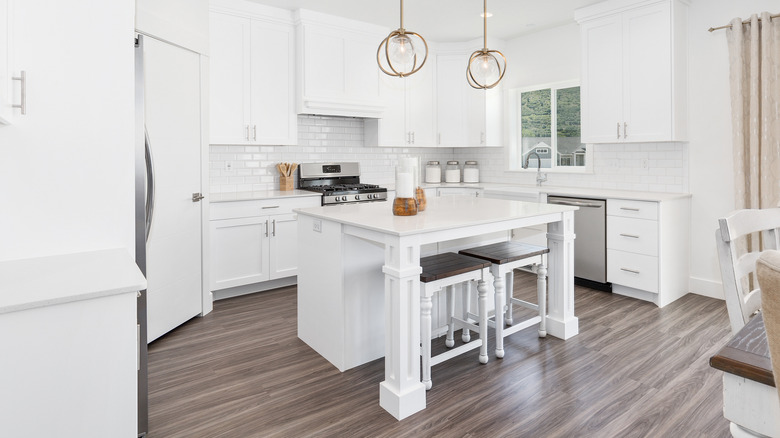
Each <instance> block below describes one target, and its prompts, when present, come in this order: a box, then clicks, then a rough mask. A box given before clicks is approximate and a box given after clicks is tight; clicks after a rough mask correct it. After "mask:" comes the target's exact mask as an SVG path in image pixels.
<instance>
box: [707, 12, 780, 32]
mask: <svg viewBox="0 0 780 438" xmlns="http://www.w3.org/2000/svg"><path fill="white" fill-rule="evenodd" d="M777 17H780V14H775V15H770V16H769V18H770V19H772V18H777ZM758 21H761V19H760V18H759V19H758ZM748 23H750V20H745V21H743V22H742V24H748ZM729 27H731V25H730V24H727V25H725V26H720V27H711V28H709V29H707V30H708V31H709V32H713V31H716V30H720V29H728V28H729Z"/></svg>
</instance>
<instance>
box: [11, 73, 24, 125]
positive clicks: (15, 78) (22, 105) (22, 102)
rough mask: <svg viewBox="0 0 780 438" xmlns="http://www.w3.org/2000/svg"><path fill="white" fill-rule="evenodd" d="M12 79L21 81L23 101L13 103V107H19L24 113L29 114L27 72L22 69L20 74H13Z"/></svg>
mask: <svg viewBox="0 0 780 438" xmlns="http://www.w3.org/2000/svg"><path fill="white" fill-rule="evenodd" d="M11 80H14V81H19V84H20V85H21V93H22V101H21V102H20V103H19V104H14V105H11V107H13V108H19V109H20V110H21V113H22V115H25V114H27V72H26V71H24V70H22V71H21V72H19V76H13V77H11Z"/></svg>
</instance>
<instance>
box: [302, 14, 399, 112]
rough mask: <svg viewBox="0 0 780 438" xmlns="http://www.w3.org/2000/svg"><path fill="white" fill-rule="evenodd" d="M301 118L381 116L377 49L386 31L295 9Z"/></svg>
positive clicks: (368, 25) (356, 22)
mask: <svg viewBox="0 0 780 438" xmlns="http://www.w3.org/2000/svg"><path fill="white" fill-rule="evenodd" d="M295 24H296V40H297V50H296V53H297V77H298V101H297V111H298V113H299V114H320V115H333V116H352V117H369V118H372V117H373V118H376V117H382V114H383V112H384V110H385V105H384V103H383V99H382V96H381V92H380V85H379V80H380V78H379V75H380V74H383V73H381V72H380V71H379V68H378V67H377V64H376V49H377V46H378V45H379V43H380V42H381V41H382V39H383V38H384V37H385V36H386V35H387V33H388V32H389V31H388V30H386V29H384V28H382V27H380V26H375V25H372V24H367V23H361V22H358V21H353V20H348V19H344V18H340V17H335V16H331V15H326V14H321V13H318V12H313V11H308V10H298V11H296V23H295Z"/></svg>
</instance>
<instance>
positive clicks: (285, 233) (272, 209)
mask: <svg viewBox="0 0 780 438" xmlns="http://www.w3.org/2000/svg"><path fill="white" fill-rule="evenodd" d="M317 205H320V198H319V197H318V196H310V197H300V198H280V199H263V200H252V201H234V202H223V203H216V204H212V206H211V221H210V224H211V290H212V291H217V290H222V289H228V288H233V287H239V286H246V285H250V284H254V283H262V282H265V281H270V280H277V279H282V278H287V277H292V276H295V275H297V274H298V227H297V216H298V215H297V214H296V213H293V212H292V209H294V208H303V207H313V206H317Z"/></svg>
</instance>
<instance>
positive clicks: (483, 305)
mask: <svg viewBox="0 0 780 438" xmlns="http://www.w3.org/2000/svg"><path fill="white" fill-rule="evenodd" d="M469 283H470V282H469ZM477 292H478V293H479V340H480V341H482V345H481V346H480V347H479V361H480V362H481V363H487V362H488V352H487V351H488V310H487V296H488V290H487V285H486V284H485V280H479V283H477Z"/></svg>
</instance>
